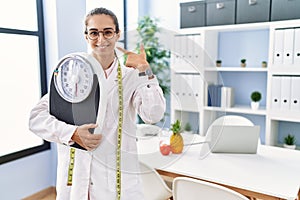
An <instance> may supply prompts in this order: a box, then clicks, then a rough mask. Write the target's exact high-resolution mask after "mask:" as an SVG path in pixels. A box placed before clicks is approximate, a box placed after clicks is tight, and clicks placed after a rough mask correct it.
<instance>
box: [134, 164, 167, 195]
mask: <svg viewBox="0 0 300 200" xmlns="http://www.w3.org/2000/svg"><path fill="white" fill-rule="evenodd" d="M140 171H141V177H142V181H143V188H144V196H145V200H166V199H169V198H170V197H171V196H172V190H171V189H170V188H169V187H168V186H167V184H166V183H165V181H164V180H163V179H162V177H161V176H160V175H159V174H158V173H157V171H156V170H155V169H153V168H151V167H149V166H148V165H146V164H145V163H142V162H140Z"/></svg>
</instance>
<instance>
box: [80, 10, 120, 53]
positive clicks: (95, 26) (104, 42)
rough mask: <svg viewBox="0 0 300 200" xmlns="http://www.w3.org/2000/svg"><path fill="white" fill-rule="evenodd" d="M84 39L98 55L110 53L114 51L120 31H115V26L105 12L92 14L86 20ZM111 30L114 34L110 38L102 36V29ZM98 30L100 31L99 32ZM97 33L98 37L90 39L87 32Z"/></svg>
mask: <svg viewBox="0 0 300 200" xmlns="http://www.w3.org/2000/svg"><path fill="white" fill-rule="evenodd" d="M87 22H88V23H87V27H86V28H87V34H86V40H87V42H88V44H89V46H90V48H91V49H92V50H93V52H94V53H95V54H97V55H99V56H105V55H111V54H113V53H114V49H115V44H116V42H117V41H118V39H119V38H120V33H116V32H115V31H116V26H115V24H114V21H113V19H112V17H111V16H109V15H105V14H98V15H92V16H90V17H89V19H88V20H87ZM106 30H111V31H113V32H114V36H113V37H112V38H111V39H106V38H105V37H103V31H106ZM99 31H100V32H99ZM91 32H92V33H93V34H97V32H99V33H98V34H99V35H98V39H94V40H91V39H90V38H89V37H88V33H91Z"/></svg>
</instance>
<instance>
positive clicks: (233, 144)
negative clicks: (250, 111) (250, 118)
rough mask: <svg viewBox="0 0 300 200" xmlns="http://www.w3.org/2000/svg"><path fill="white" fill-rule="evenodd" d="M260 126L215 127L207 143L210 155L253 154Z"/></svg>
mask: <svg viewBox="0 0 300 200" xmlns="http://www.w3.org/2000/svg"><path fill="white" fill-rule="evenodd" d="M259 135H260V126H244V125H242V126H238V125H215V126H212V131H211V139H210V141H209V142H208V144H209V148H210V151H211V152H212V153H241V154H255V153H256V152H257V146H258V141H259Z"/></svg>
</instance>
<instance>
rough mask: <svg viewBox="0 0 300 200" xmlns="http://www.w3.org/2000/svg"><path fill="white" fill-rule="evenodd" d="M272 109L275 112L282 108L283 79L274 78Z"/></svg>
mask: <svg viewBox="0 0 300 200" xmlns="http://www.w3.org/2000/svg"><path fill="white" fill-rule="evenodd" d="M271 86H272V87H271V101H272V102H271V108H272V109H273V110H278V109H279V108H280V104H281V103H280V101H281V100H280V96H281V95H280V92H281V77H280V76H272V85H271Z"/></svg>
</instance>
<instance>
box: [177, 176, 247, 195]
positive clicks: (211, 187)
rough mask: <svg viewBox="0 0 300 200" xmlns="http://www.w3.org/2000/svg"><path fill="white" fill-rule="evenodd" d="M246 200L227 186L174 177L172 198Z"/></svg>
mask: <svg viewBox="0 0 300 200" xmlns="http://www.w3.org/2000/svg"><path fill="white" fill-rule="evenodd" d="M187 199H188V200H220V199H222V200H248V198H247V197H245V196H243V195H242V194H240V193H238V192H235V191H233V190H231V189H229V188H226V187H223V186H220V185H217V184H214V183H210V182H206V181H201V180H198V179H194V178H187V177H176V178H175V179H174V181H173V200H187Z"/></svg>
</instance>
